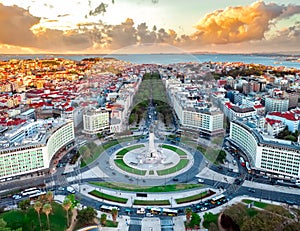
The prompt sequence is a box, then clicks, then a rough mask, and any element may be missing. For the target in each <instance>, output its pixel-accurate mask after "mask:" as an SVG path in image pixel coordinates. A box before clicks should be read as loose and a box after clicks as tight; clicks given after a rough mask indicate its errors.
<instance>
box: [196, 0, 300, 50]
mask: <svg viewBox="0 0 300 231" xmlns="http://www.w3.org/2000/svg"><path fill="white" fill-rule="evenodd" d="M299 12H300V6H293V5H289V6H284V5H277V4H275V3H269V4H266V3H264V2H263V1H258V2H255V3H253V4H251V5H248V6H237V7H228V8H226V9H224V10H217V11H214V12H212V13H210V14H207V15H206V16H205V17H204V18H202V19H201V20H200V21H199V22H198V24H197V25H196V29H197V32H196V33H195V34H193V35H192V36H191V38H192V39H193V40H194V41H196V42H199V43H200V44H207V43H214V44H226V43H239V42H243V41H250V40H261V39H264V35H265V32H267V31H268V30H269V29H270V26H271V25H272V24H273V23H274V22H275V21H276V20H279V19H282V18H288V17H290V16H292V15H294V14H297V13H299Z"/></svg>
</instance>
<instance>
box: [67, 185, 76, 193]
mask: <svg viewBox="0 0 300 231" xmlns="http://www.w3.org/2000/svg"><path fill="white" fill-rule="evenodd" d="M67 191H68V192H69V193H73V194H74V193H75V192H76V191H75V189H74V188H73V187H72V186H68V187H67Z"/></svg>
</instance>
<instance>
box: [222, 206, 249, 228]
mask: <svg viewBox="0 0 300 231" xmlns="http://www.w3.org/2000/svg"><path fill="white" fill-rule="evenodd" d="M224 214H225V215H228V216H230V217H231V218H232V220H234V222H235V223H236V224H237V225H238V226H239V227H242V224H243V222H244V219H245V218H246V217H248V213H247V208H246V206H245V205H243V204H236V205H232V206H230V207H229V208H227V209H225V211H224Z"/></svg>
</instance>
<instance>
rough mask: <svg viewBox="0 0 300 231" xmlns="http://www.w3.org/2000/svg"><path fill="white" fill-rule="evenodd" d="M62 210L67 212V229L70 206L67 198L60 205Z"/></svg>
mask: <svg viewBox="0 0 300 231" xmlns="http://www.w3.org/2000/svg"><path fill="white" fill-rule="evenodd" d="M62 206H63V208H64V209H65V210H66V211H67V225H68V227H69V209H70V208H71V206H72V203H71V201H70V200H69V198H66V199H65V200H64V202H63V203H62Z"/></svg>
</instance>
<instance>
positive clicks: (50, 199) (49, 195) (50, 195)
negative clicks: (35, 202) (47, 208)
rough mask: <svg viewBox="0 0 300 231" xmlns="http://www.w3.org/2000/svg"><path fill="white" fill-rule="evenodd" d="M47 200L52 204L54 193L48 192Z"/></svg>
mask: <svg viewBox="0 0 300 231" xmlns="http://www.w3.org/2000/svg"><path fill="white" fill-rule="evenodd" d="M46 199H47V201H48V202H49V203H50V204H51V203H52V201H53V192H51V191H48V192H47V193H46Z"/></svg>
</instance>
